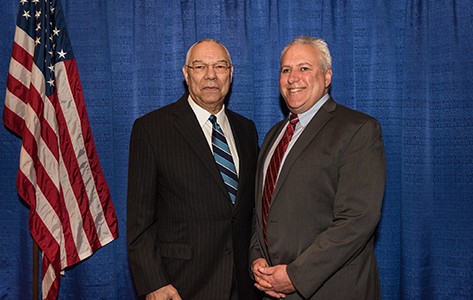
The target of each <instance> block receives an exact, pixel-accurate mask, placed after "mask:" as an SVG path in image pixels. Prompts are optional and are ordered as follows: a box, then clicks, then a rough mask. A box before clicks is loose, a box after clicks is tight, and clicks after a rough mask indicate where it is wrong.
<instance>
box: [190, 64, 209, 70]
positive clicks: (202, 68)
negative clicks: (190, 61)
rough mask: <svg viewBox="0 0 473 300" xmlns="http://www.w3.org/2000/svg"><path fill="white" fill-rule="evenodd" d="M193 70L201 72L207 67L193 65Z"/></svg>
mask: <svg viewBox="0 0 473 300" xmlns="http://www.w3.org/2000/svg"><path fill="white" fill-rule="evenodd" d="M193 68H194V69H195V70H199V71H201V70H205V69H206V68H207V66H206V65H194V66H193Z"/></svg>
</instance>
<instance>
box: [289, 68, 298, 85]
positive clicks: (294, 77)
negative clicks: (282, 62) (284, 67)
mask: <svg viewBox="0 0 473 300" xmlns="http://www.w3.org/2000/svg"><path fill="white" fill-rule="evenodd" d="M299 79H300V78H299V74H298V73H297V71H296V70H291V72H289V74H288V75H287V82H288V83H290V84H292V83H294V82H297V81H299Z"/></svg>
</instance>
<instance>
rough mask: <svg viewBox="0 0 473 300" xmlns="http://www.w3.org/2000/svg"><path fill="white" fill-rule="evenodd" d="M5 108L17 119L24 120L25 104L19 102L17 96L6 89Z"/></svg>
mask: <svg viewBox="0 0 473 300" xmlns="http://www.w3.org/2000/svg"><path fill="white" fill-rule="evenodd" d="M5 106H6V107H8V109H9V110H11V111H12V112H13V113H14V114H15V115H17V116H18V117H20V118H22V119H23V120H24V119H25V110H26V104H25V102H23V101H21V100H20V99H19V98H18V97H17V96H15V95H14V94H12V93H11V92H10V91H9V90H8V89H7V94H6V97H5Z"/></svg>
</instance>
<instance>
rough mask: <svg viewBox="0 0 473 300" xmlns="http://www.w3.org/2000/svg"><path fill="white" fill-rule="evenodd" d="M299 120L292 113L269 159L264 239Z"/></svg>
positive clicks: (265, 193)
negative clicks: (281, 171)
mask: <svg viewBox="0 0 473 300" xmlns="http://www.w3.org/2000/svg"><path fill="white" fill-rule="evenodd" d="M297 122H299V118H298V117H297V115H295V114H291V116H290V117H289V124H287V127H286V131H285V132H284V135H283V136H282V138H281V140H280V141H279V144H278V145H277V146H276V149H275V150H274V153H273V156H272V157H271V160H270V161H269V165H268V169H267V170H266V178H265V180H264V188H263V234H264V241H265V243H267V240H266V223H267V219H268V211H269V205H270V204H271V198H272V197H273V192H274V187H275V186H276V180H277V178H278V174H279V169H280V168H281V161H282V158H283V156H284V153H285V152H286V149H287V146H288V145H289V141H290V140H291V138H292V135H293V134H294V130H295V128H296V124H297Z"/></svg>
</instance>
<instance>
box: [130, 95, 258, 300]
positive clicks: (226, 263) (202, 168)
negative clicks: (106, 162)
mask: <svg viewBox="0 0 473 300" xmlns="http://www.w3.org/2000/svg"><path fill="white" fill-rule="evenodd" d="M187 97H188V95H187V94H185V95H183V96H182V98H181V99H180V100H178V101H177V102H175V103H173V104H170V105H168V106H166V107H163V108H161V109H158V110H156V111H154V112H151V113H149V114H147V115H145V116H143V117H141V118H139V119H137V120H136V121H135V124H134V126H133V131H132V134H131V141H130V159H129V173H128V200H127V214H128V215H127V244H128V258H129V264H130V268H131V271H132V275H133V278H134V281H135V286H136V289H137V292H138V294H140V295H144V294H147V293H149V292H151V291H153V290H156V289H158V288H160V287H162V286H164V285H167V284H173V285H174V287H176V289H177V290H178V292H179V293H180V295H181V297H182V298H183V299H186V300H188V299H205V300H207V299H226V300H227V299H229V297H230V290H231V285H232V280H234V281H235V282H236V285H237V290H238V294H239V296H240V298H241V299H254V296H255V295H254V287H253V285H252V282H251V279H250V277H249V274H248V263H249V262H248V247H249V243H250V239H251V220H252V215H253V208H254V180H255V169H256V160H257V155H258V154H257V153H258V138H257V133H256V128H255V125H254V123H253V122H252V121H250V120H248V119H246V118H244V117H242V116H240V115H237V114H235V113H233V112H231V111H229V110H227V111H226V114H227V117H228V120H229V122H230V126H231V127H232V131H233V135H234V139H235V143H236V148H237V151H238V155H239V160H240V171H239V186H238V194H237V198H236V203H235V205H233V204H232V203H231V200H230V197H229V196H228V192H227V190H226V188H225V184H224V182H223V179H222V177H221V175H220V173H219V171H218V168H217V166H216V163H215V160H214V158H213V155H212V152H211V150H210V147H209V145H208V143H207V140H206V139H205V136H204V134H203V132H202V130H201V128H200V126H199V123H198V121H197V118H196V117H195V114H194V112H193V111H192V109H191V107H190V106H189V104H188V102H187Z"/></svg>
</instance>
